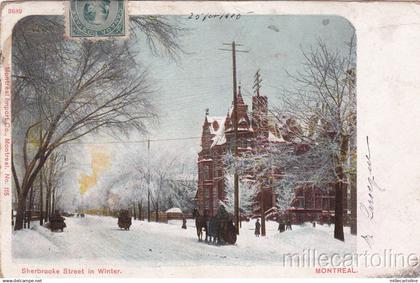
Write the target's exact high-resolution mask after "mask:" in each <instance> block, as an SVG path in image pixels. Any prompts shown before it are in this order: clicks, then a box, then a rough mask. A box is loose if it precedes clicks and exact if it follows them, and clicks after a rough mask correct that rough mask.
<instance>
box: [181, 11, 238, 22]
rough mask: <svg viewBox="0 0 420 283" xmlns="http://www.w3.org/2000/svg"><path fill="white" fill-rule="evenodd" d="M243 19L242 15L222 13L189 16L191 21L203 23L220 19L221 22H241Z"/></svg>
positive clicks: (192, 14)
mask: <svg viewBox="0 0 420 283" xmlns="http://www.w3.org/2000/svg"><path fill="white" fill-rule="evenodd" d="M240 18H241V14H234V13H232V14H231V13H222V14H203V13H201V14H194V13H191V14H190V15H189V16H188V19H189V20H196V21H200V20H201V21H202V22H204V21H205V20H209V19H216V20H217V19H219V20H239V19H240Z"/></svg>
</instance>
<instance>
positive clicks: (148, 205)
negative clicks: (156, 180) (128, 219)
mask: <svg viewBox="0 0 420 283" xmlns="http://www.w3.org/2000/svg"><path fill="white" fill-rule="evenodd" d="M147 222H150V190H148V191H147Z"/></svg>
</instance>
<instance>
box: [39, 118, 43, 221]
mask: <svg viewBox="0 0 420 283" xmlns="http://www.w3.org/2000/svg"><path fill="white" fill-rule="evenodd" d="M41 145H42V123H41V124H40V126H39V146H41ZM39 173H40V174H39V190H40V191H39V193H40V196H39V198H40V203H39V210H40V216H41V217H40V219H39V225H41V226H42V225H44V213H43V210H44V193H43V191H44V188H43V182H44V178H43V176H42V175H43V174H44V170H42V168H41V170H40V172H39Z"/></svg>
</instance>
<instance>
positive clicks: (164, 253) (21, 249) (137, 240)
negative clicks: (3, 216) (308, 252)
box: [12, 215, 356, 266]
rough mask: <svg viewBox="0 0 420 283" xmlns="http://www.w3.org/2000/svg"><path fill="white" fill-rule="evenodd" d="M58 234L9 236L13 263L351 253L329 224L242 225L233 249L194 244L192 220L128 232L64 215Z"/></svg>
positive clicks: (189, 261) (190, 261) (111, 222)
mask: <svg viewBox="0 0 420 283" xmlns="http://www.w3.org/2000/svg"><path fill="white" fill-rule="evenodd" d="M66 224H67V228H66V229H65V230H64V232H63V233H52V232H50V231H49V230H48V229H46V228H44V227H40V226H34V227H33V229H31V230H22V231H17V232H13V238H12V242H13V246H12V252H13V256H14V257H15V258H16V260H17V261H18V262H21V263H24V262H38V263H41V262H55V261H67V260H72V261H75V260H81V261H84V260H95V261H105V260H107V259H109V260H113V261H123V262H126V263H127V264H129V263H141V265H142V266H145V265H146V266H169V265H171V266H174V265H200V264H207V265H208V264H212V265H245V266H247V265H252V264H253V263H255V262H258V263H260V264H264V263H267V264H271V265H276V264H281V262H282V259H283V258H284V254H286V253H302V251H303V250H304V249H314V248H316V249H317V252H319V253H321V252H322V253H326V254H332V253H339V254H344V253H351V252H354V251H355V249H356V237H355V236H352V235H350V233H349V231H348V228H345V237H346V242H344V243H343V242H340V241H338V240H335V239H333V230H334V226H333V225H331V227H328V226H326V225H324V226H319V225H318V226H317V227H316V228H313V227H312V226H309V225H307V226H304V227H300V226H293V231H286V232H284V233H282V234H279V233H278V232H277V223H274V222H268V223H267V237H260V238H256V237H255V236H254V221H250V222H248V223H247V222H244V223H243V226H242V228H241V230H240V236H239V237H238V241H237V243H236V245H234V246H216V245H209V244H206V243H204V242H198V241H197V235H196V230H195V227H194V221H193V220H189V221H188V229H187V230H185V229H181V221H173V222H170V223H169V224H163V223H148V222H143V221H137V220H133V225H132V226H131V228H130V230H129V231H125V230H120V229H119V228H118V225H117V219H115V218H111V217H99V216H91V215H87V216H86V217H85V218H74V217H69V218H67V219H66Z"/></svg>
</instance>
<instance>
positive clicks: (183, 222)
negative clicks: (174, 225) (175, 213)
mask: <svg viewBox="0 0 420 283" xmlns="http://www.w3.org/2000/svg"><path fill="white" fill-rule="evenodd" d="M181 228H182V229H187V219H185V216H182V227H181Z"/></svg>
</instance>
